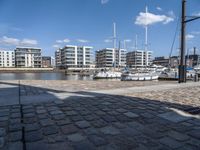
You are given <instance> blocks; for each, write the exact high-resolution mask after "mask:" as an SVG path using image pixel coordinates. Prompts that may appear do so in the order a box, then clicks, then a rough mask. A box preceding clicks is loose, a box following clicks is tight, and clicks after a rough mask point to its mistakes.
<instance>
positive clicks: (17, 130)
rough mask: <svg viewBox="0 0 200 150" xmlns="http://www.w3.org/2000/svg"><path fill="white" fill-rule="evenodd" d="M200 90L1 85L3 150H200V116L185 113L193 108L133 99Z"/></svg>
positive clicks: (0, 137) (0, 138)
mask: <svg viewBox="0 0 200 150" xmlns="http://www.w3.org/2000/svg"><path fill="white" fill-rule="evenodd" d="M49 82H50V81H49ZM47 84H49V83H47ZM47 84H46V85H47ZM199 86H200V84H199V83H187V84H182V85H181V86H180V85H178V86H177V85H175V84H166V85H164V84H162V85H160V84H159V85H158V84H156V85H152V86H150V85H149V87H147V86H146V87H138V88H136V87H132V88H131V87H129V88H127V89H125V88H123V89H118V90H115V89H114V88H111V89H109V90H106V91H102V89H100V90H98V89H97V88H96V89H91V90H88V91H85V90H83V91H81V90H80V89H76V90H75V89H74V90H68V91H66V89H65V90H61V88H56V87H55V88H53V85H51V88H48V86H44V87H42V86H35V85H33V84H28V82H26V84H23V82H20V86H19V84H18V82H17V81H16V82H4V83H1V84H0V96H1V97H0V105H1V106H0V149H2V150H7V149H9V150H25V149H26V150H35V149H37V150H44V149H48V150H54V149H57V150H66V149H67V150H90V149H91V150H94V149H97V150H107V149H108V150H110V149H111V150H112V149H113V150H118V149H119V150H129V149H136V150H137V149H138V150H140V149H142V150H145V149H147V150H151V149H153V150H155V149H160V150H161V149H162V150H163V149H165V150H168V149H174V150H185V149H188V150H195V149H200V142H199V140H200V128H199V126H200V118H199V117H200V116H199V115H198V114H197V115H190V114H188V113H185V112H184V110H185V109H188V108H193V107H192V106H191V105H187V104H184V105H183V104H178V103H176V102H173V101H172V100H169V101H167V100H166V101H158V100H153V98H152V97H151V99H147V98H140V97H139V96H138V97H134V96H133V95H134V94H133V93H136V94H137V93H138V92H153V91H160V92H161V93H162V92H163V91H167V90H169V89H170V90H173V89H174V90H177V88H178V89H179V90H181V89H186V88H187V89H188V91H189V90H190V89H192V88H191V87H199ZM60 87H61V86H60ZM88 87H90V86H89V85H88ZM131 94H133V95H131ZM154 94H155V93H154ZM186 94H187V93H186ZM196 97H199V95H194V98H196ZM191 98H192V97H191ZM197 100H199V99H198V98H197ZM5 104H9V105H5Z"/></svg>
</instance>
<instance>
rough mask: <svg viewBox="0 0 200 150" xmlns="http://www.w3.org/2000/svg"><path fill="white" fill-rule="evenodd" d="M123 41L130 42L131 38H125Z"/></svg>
mask: <svg viewBox="0 0 200 150" xmlns="http://www.w3.org/2000/svg"><path fill="white" fill-rule="evenodd" d="M124 41H125V42H127V43H129V42H131V41H132V40H131V39H125V40H124Z"/></svg>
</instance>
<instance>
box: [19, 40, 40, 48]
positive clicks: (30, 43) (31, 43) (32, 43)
mask: <svg viewBox="0 0 200 150" xmlns="http://www.w3.org/2000/svg"><path fill="white" fill-rule="evenodd" d="M37 44H38V42H37V41H36V40H31V39H23V40H22V41H20V44H19V45H23V46H35V45H37Z"/></svg>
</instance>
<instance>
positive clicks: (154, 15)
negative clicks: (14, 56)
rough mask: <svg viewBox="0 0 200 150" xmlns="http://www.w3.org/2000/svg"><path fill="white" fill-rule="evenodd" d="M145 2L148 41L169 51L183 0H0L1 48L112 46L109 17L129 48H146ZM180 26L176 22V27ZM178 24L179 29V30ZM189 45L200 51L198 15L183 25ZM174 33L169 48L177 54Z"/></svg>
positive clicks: (193, 5) (190, 8)
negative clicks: (135, 46)
mask: <svg viewBox="0 0 200 150" xmlns="http://www.w3.org/2000/svg"><path fill="white" fill-rule="evenodd" d="M146 5H147V6H148V12H149V13H148V15H147V20H148V21H147V22H148V25H149V32H148V38H149V41H148V44H149V49H150V50H152V51H154V56H162V55H164V56H168V55H169V53H170V49H171V45H172V41H173V37H174V34H175V29H176V25H177V21H178V18H179V17H180V12H181V0H0V49H6V50H7V49H8V50H12V49H14V48H15V47H16V46H33V47H41V48H42V49H43V55H51V56H54V51H55V50H56V49H57V47H62V46H64V45H68V44H70V45H74V44H76V45H80V46H81V45H88V46H93V47H94V51H96V50H98V49H102V48H105V47H112V45H113V44H112V42H111V38H112V35H113V22H116V25H117V37H118V40H121V41H124V40H126V45H127V49H128V51H131V50H134V43H135V35H136V34H137V35H138V48H141V49H142V48H144V35H145V32H144V27H143V25H144V24H145V22H144V17H145V16H144V14H143V13H142V12H144V11H145V6H146ZM187 15H188V16H190V15H200V1H199V0H190V1H189V0H188V2H187ZM179 30H180V28H179ZM179 30H178V34H179ZM187 37H188V38H187V48H188V49H191V48H192V47H193V46H196V47H197V48H198V49H199V53H200V20H196V21H194V22H192V23H189V24H188V26H187ZM178 48H179V37H178V35H177V37H176V42H175V45H174V50H173V54H174V55H178Z"/></svg>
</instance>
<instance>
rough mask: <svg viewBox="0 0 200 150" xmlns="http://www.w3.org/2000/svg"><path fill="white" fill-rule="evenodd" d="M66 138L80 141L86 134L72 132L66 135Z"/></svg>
mask: <svg viewBox="0 0 200 150" xmlns="http://www.w3.org/2000/svg"><path fill="white" fill-rule="evenodd" d="M67 138H68V140H69V141H71V142H80V141H83V140H85V139H86V136H83V135H82V134H80V133H74V134H70V135H68V136H67Z"/></svg>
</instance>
